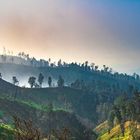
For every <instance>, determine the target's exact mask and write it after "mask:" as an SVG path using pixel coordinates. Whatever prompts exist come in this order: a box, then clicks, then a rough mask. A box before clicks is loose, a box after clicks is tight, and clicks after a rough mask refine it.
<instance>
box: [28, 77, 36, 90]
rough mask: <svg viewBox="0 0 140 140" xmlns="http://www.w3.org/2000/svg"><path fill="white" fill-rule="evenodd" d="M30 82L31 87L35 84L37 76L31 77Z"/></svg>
mask: <svg viewBox="0 0 140 140" xmlns="http://www.w3.org/2000/svg"><path fill="white" fill-rule="evenodd" d="M28 83H29V84H30V86H31V88H33V86H35V83H36V78H35V77H29V80H28Z"/></svg>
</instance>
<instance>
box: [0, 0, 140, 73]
mask: <svg viewBox="0 0 140 140" xmlns="http://www.w3.org/2000/svg"><path fill="white" fill-rule="evenodd" d="M3 47H5V48H6V49H7V50H10V51H13V52H14V53H15V54H17V53H18V52H20V51H24V52H25V53H29V54H30V55H31V56H35V57H36V58H38V59H39V58H44V59H48V58H51V59H52V60H53V61H57V60H59V59H60V58H61V59H62V60H64V61H66V62H72V61H74V62H75V61H77V62H84V61H86V60H88V61H89V62H94V63H96V64H97V65H99V66H102V65H104V64H105V65H107V66H109V67H112V68H113V69H114V70H115V71H119V72H126V73H133V72H137V73H139V74H140V55H139V53H140V0H12V1H11V0H1V1H0V52H1V53H2V52H3Z"/></svg>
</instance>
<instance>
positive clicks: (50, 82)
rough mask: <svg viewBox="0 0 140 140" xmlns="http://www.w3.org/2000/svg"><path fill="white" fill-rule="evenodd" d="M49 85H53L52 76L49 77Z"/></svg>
mask: <svg viewBox="0 0 140 140" xmlns="http://www.w3.org/2000/svg"><path fill="white" fill-rule="evenodd" d="M48 85H49V87H51V86H52V78H51V77H50V76H49V77H48Z"/></svg>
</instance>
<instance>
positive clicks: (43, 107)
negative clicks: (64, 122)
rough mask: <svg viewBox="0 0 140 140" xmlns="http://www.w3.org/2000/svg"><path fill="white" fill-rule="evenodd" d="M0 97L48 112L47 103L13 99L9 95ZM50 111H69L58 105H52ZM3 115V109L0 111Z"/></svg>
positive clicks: (0, 114)
mask: <svg viewBox="0 0 140 140" xmlns="http://www.w3.org/2000/svg"><path fill="white" fill-rule="evenodd" d="M0 99H2V100H8V101H11V102H17V103H19V104H23V105H27V106H29V107H31V108H33V109H36V110H40V111H44V112H49V111H50V109H49V105H43V104H37V103H35V102H33V101H24V100H19V99H13V98H9V97H4V96H3V97H0ZM52 111H54V112H58V111H63V112H69V113H70V111H69V110H67V109H64V108H62V107H61V108H60V107H54V106H53V108H52ZM1 116H3V111H0V117H1Z"/></svg>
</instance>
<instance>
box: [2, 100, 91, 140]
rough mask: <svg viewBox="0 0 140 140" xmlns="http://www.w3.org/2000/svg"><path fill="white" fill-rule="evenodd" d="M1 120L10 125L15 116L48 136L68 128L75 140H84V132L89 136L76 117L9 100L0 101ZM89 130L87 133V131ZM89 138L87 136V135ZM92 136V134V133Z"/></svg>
mask: <svg viewBox="0 0 140 140" xmlns="http://www.w3.org/2000/svg"><path fill="white" fill-rule="evenodd" d="M0 106H1V107H2V108H1V110H0V111H1V112H3V115H2V116H1V119H2V120H3V123H10V122H11V120H12V116H13V115H14V116H17V117H19V118H21V119H23V120H30V119H31V120H32V122H33V124H34V126H35V127H36V128H40V130H41V132H42V134H48V133H49V132H50V131H51V130H53V129H54V130H57V131H59V130H62V129H63V128H68V129H69V130H70V132H71V134H72V136H73V137H75V138H76V139H77V140H85V137H86V136H85V134H84V132H85V131H86V132H87V135H88V132H89V133H90V134H91V132H92V131H91V130H90V129H88V128H86V127H85V126H84V125H82V124H81V123H80V121H79V120H78V119H77V118H76V116H75V115H74V114H72V113H68V112H66V111H63V110H55V111H52V112H48V111H47V110H46V111H45V110H43V109H42V110H38V108H37V107H36V106H34V105H32V106H31V105H30V103H28V104H27V102H26V103H24V102H20V101H12V100H9V99H6V98H4V99H0ZM87 130H89V131H87ZM88 136H89V135H88ZM93 136H94V133H93ZM89 140H90V139H89Z"/></svg>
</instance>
